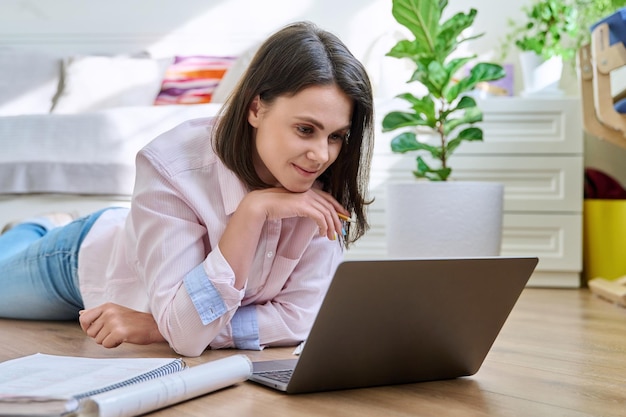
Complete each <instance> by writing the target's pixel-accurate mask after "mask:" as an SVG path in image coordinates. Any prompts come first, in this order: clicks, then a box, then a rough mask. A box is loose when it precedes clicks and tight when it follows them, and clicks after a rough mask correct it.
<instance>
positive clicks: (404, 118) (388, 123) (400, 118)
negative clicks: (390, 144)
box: [383, 111, 429, 132]
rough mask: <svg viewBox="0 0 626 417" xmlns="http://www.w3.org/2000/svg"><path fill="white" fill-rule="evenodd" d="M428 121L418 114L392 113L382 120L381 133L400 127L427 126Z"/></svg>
mask: <svg viewBox="0 0 626 417" xmlns="http://www.w3.org/2000/svg"><path fill="white" fill-rule="evenodd" d="M428 125H429V124H428V121H427V120H425V119H424V118H423V117H422V116H421V115H420V114H415V113H406V112H401V111H392V112H390V113H387V115H385V117H384V118H383V132H389V131H391V130H395V129H399V128H401V127H412V126H428Z"/></svg>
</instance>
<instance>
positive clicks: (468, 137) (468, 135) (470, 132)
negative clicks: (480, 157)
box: [446, 127, 483, 158]
mask: <svg viewBox="0 0 626 417" xmlns="http://www.w3.org/2000/svg"><path fill="white" fill-rule="evenodd" d="M481 140H483V131H482V129H480V128H478V127H468V128H467V129H464V130H462V131H461V132H459V135H458V136H457V137H456V138H454V139H452V140H451V141H449V142H448V143H447V144H446V154H447V155H448V158H449V157H450V155H452V154H453V153H454V151H455V150H456V148H458V147H459V145H460V144H461V143H462V142H463V141H481Z"/></svg>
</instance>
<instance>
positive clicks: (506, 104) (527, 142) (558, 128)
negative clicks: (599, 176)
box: [457, 97, 583, 154]
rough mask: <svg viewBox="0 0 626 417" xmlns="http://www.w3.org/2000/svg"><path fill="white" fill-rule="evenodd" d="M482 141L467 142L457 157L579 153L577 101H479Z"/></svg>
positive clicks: (523, 99) (506, 99)
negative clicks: (481, 117)
mask: <svg viewBox="0 0 626 417" xmlns="http://www.w3.org/2000/svg"><path fill="white" fill-rule="evenodd" d="M478 106H479V108H480V109H481V110H482V111H483V121H482V123H480V124H479V125H480V127H481V128H482V129H483V135H484V139H483V141H482V142H466V143H463V144H462V145H461V146H460V147H459V149H458V151H457V152H458V154H510V153H515V154H554V153H558V154H582V152H583V127H582V115H581V108H580V106H581V104H580V100H579V99H578V98H573V97H569V98H562V99H530V98H519V97H509V98H493V99H487V100H479V102H478Z"/></svg>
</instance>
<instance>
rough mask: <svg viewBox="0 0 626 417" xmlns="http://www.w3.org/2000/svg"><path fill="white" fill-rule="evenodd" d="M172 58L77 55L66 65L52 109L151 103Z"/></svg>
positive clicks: (65, 110)
mask: <svg viewBox="0 0 626 417" xmlns="http://www.w3.org/2000/svg"><path fill="white" fill-rule="evenodd" d="M170 62H171V58H164V59H151V58H142V57H139V58H137V57H128V56H76V57H70V58H68V59H66V61H65V63H64V65H63V88H62V91H61V94H60V95H59V97H58V99H57V101H56V104H55V105H54V107H53V109H52V113H57V114H68V113H84V112H89V111H97V110H103V109H109V108H114V107H126V106H150V105H153V104H154V100H155V98H156V96H157V94H158V93H159V90H160V88H161V81H162V80H163V76H164V74H165V71H166V69H167V67H168V66H169V64H170Z"/></svg>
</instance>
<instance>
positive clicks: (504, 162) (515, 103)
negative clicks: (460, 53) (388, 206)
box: [347, 97, 584, 287]
mask: <svg viewBox="0 0 626 417" xmlns="http://www.w3.org/2000/svg"><path fill="white" fill-rule="evenodd" d="M398 105H399V103H398V102H397V101H394V102H390V101H388V102H384V103H380V102H379V103H377V107H376V113H377V114H376V119H377V129H378V130H377V137H376V146H375V150H374V160H373V163H372V172H371V193H372V196H373V197H375V202H374V204H372V205H371V206H370V211H369V216H370V222H371V224H372V228H371V230H370V231H369V232H368V234H367V235H366V236H365V237H364V238H362V239H361V240H360V241H359V242H358V243H357V244H356V245H355V246H354V247H353V248H351V249H350V251H348V253H347V258H348V259H362V258H384V257H386V236H385V188H386V182H387V181H388V180H389V179H394V180H395V179H407V178H411V169H412V168H413V167H414V164H415V162H414V161H415V156H416V155H415V154H411V155H397V154H393V153H392V152H391V150H390V147H389V141H390V140H391V138H392V137H393V136H394V135H395V134H396V133H397V132H391V133H385V134H383V133H381V132H380V120H382V117H383V116H384V115H385V114H386V113H387V112H388V111H390V110H398V109H402V107H398ZM400 105H401V103H400ZM394 106H395V107H394ZM479 106H480V108H481V109H482V110H483V112H484V121H483V123H482V128H483V131H484V141H483V142H474V143H464V144H463V145H462V146H461V147H460V148H459V149H458V150H457V152H456V153H455V154H454V155H453V156H452V158H451V160H450V162H451V166H452V168H453V177H454V178H455V179H457V180H473V181H495V182H500V183H503V184H504V186H505V197H504V198H505V202H504V227H503V241H502V252H501V253H502V255H510V256H538V257H539V264H538V265H537V268H536V270H535V273H534V274H533V276H532V277H531V280H530V282H529V285H530V286H549V287H579V286H580V273H581V270H582V207H583V181H584V165H583V128H582V117H581V110H580V101H579V99H578V98H575V97H566V98H521V97H514V98H497V99H496V98H494V99H486V100H481V101H480V102H479Z"/></svg>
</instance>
